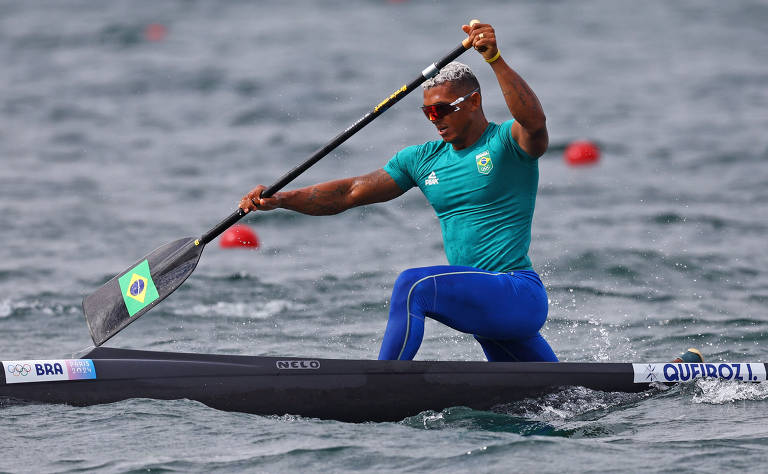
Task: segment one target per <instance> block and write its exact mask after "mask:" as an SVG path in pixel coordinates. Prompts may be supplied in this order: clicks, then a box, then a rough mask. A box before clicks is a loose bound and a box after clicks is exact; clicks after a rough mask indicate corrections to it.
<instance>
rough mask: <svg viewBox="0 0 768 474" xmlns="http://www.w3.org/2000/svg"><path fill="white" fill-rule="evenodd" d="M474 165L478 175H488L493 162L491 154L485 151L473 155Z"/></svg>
mask: <svg viewBox="0 0 768 474" xmlns="http://www.w3.org/2000/svg"><path fill="white" fill-rule="evenodd" d="M475 163H477V171H478V172H479V173H480V174H488V173H490V172H491V170H492V169H493V161H491V154H490V153H488V152H487V151H484V152H482V153H480V154H479V155H475Z"/></svg>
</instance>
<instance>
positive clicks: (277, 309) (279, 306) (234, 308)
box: [184, 300, 304, 319]
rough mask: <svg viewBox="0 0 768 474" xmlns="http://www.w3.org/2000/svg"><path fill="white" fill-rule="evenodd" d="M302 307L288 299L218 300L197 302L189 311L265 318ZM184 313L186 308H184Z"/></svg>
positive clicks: (244, 317) (203, 313)
mask: <svg viewBox="0 0 768 474" xmlns="http://www.w3.org/2000/svg"><path fill="white" fill-rule="evenodd" d="M303 308H304V305H303V304H299V303H296V302H294V301H288V300H271V301H267V302H264V303H261V302H242V301H241V302H235V303H231V302H226V301H219V302H216V303H214V304H197V305H194V306H193V307H192V308H191V309H190V310H189V311H190V312H191V313H192V314H196V315H202V316H224V317H228V318H241V319H267V318H272V317H274V316H276V315H278V314H280V313H282V312H284V311H296V310H301V309H303ZM184 312H185V313H186V310H184Z"/></svg>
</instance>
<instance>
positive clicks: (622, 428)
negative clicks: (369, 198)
mask: <svg viewBox="0 0 768 474" xmlns="http://www.w3.org/2000/svg"><path fill="white" fill-rule="evenodd" d="M472 17H478V18H481V19H490V20H492V21H493V23H494V24H495V25H496V26H497V29H498V34H499V37H500V45H501V49H502V51H503V53H504V55H505V58H507V61H508V62H509V63H510V64H512V65H513V66H514V67H515V68H517V70H518V71H519V72H520V73H521V74H522V75H523V76H524V77H525V78H526V79H527V80H528V81H529V83H530V84H531V86H532V87H533V89H534V90H535V91H536V92H537V94H538V95H539V97H540V99H541V101H542V103H543V105H544V109H545V111H546V113H547V117H548V124H549V127H550V135H551V141H552V145H551V147H550V151H549V152H548V153H547V154H546V155H545V156H544V157H543V158H542V159H541V161H540V169H541V186H540V191H539V200H538V205H537V213H536V218H535V221H534V236H533V245H532V249H531V256H532V258H533V261H534V265H535V267H536V268H537V269H538V270H539V272H540V273H541V274H542V278H543V280H544V282H545V285H546V286H547V290H548V292H549V296H550V299H551V307H550V318H549V321H548V323H547V325H546V327H545V330H544V334H545V336H546V337H547V339H548V340H549V341H550V343H551V344H552V346H553V348H554V349H555V351H556V352H557V354H558V356H560V358H561V359H562V360H566V361H636V362H639V361H646V360H648V361H650V360H666V359H668V358H670V357H672V356H674V355H676V354H678V353H679V352H680V351H681V350H683V349H685V348H686V347H689V346H698V347H700V348H701V349H702V350H703V351H704V353H705V355H706V357H707V358H708V359H709V360H728V361H734V362H735V361H765V360H766V359H768V357H766V351H765V344H764V343H763V341H764V338H765V336H766V331H767V330H768V324H767V323H768V314H767V313H766V309H765V308H766V303H768V272H767V271H766V268H768V252H766V243H765V242H766V238H765V237H766V235H768V205H766V203H768V134H766V133H765V130H766V129H768V127H767V125H768V87H766V85H767V84H768V61H766V55H765V52H764V49H765V48H764V46H763V45H764V44H766V43H767V42H768V30H766V29H765V26H764V25H765V24H766V21H767V20H768V6H766V5H765V4H764V3H763V2H759V1H753V2H748V1H747V2H734V3H733V4H731V3H727V2H715V1H705V2H700V1H699V2H694V1H687V0H686V1H682V2H674V3H672V4H669V3H668V2H660V1H652V2H643V3H638V4H627V3H624V2H618V3H617V2H609V1H593V2H580V3H578V4H576V3H566V2H533V1H530V2H520V3H516V4H514V5H509V4H507V3H506V2H501V1H488V2H483V3H482V4H480V5H470V4H468V3H466V2H464V3H461V2H453V1H441V2H420V1H404V2H394V1H389V2H386V1H368V2H362V3H360V2H358V3H355V4H354V5H351V4H349V3H346V2H341V1H320V2H312V3H307V4H304V3H299V4H284V3H282V2H277V1H272V2H255V3H254V2H225V3H222V2H216V3H214V2H194V1H192V2H182V1H178V2H162V3H159V4H156V3H155V2H110V3H106V4H93V3H92V2H75V1H68V2H6V1H0V64H3V67H2V73H0V87H1V90H2V94H0V165H1V166H2V167H1V168H0V239H1V240H2V244H3V245H2V246H0V328H1V330H2V334H3V344H2V349H0V355H2V357H3V358H4V359H22V358H44V357H66V356H70V355H72V354H74V353H76V352H78V351H79V350H81V349H84V348H86V347H89V346H90V345H91V343H90V339H89V336H88V331H87V328H86V326H85V323H84V320H83V316H82V312H81V309H80V303H81V299H82V297H83V296H84V295H85V294H88V293H90V292H92V291H93V290H94V289H96V288H98V287H99V286H100V285H101V284H102V283H103V282H104V281H106V280H107V279H109V278H111V277H112V276H114V275H115V274H116V273H118V272H120V271H121V270H123V269H124V268H125V267H126V266H127V265H130V263H132V262H134V261H135V260H136V259H137V258H138V257H140V256H141V255H144V254H146V253H147V252H148V251H150V250H152V249H153V248H155V247H157V246H159V245H161V244H163V243H165V242H169V241H171V240H175V239H177V238H180V237H183V236H188V235H198V234H200V233H202V232H204V231H206V230H207V229H209V228H211V227H212V226H213V225H215V224H216V223H217V222H218V221H219V220H220V219H222V218H223V217H225V216H226V215H228V214H229V213H230V212H231V211H232V210H234V208H235V203H236V202H237V200H238V199H239V197H240V196H241V195H242V194H243V193H244V192H245V191H246V190H248V189H249V188H250V187H252V186H253V185H255V184H257V183H264V184H270V183H272V182H273V181H274V180H275V179H276V178H277V177H279V176H280V175H282V174H283V173H284V172H285V171H287V170H288V169H290V168H291V167H293V166H294V165H296V164H298V163H300V162H301V161H303V160H304V159H305V158H306V157H308V156H309V154H310V153H312V152H313V151H314V150H315V149H316V148H318V147H319V146H322V145H324V144H325V143H326V142H327V141H328V140H329V139H330V138H331V137H333V136H334V135H336V134H337V133H338V132H340V131H341V130H343V129H344V128H346V127H347V126H349V125H350V124H351V123H353V122H354V121H355V120H357V118H359V117H360V116H362V115H363V114H364V113H365V112H367V111H368V110H369V109H370V108H371V107H372V106H373V105H375V104H377V103H378V102H379V101H380V100H381V99H382V98H383V97H386V96H387V95H388V94H389V93H390V92H391V91H393V90H395V89H396V88H397V87H399V86H400V85H401V84H402V83H403V82H405V81H409V80H411V79H412V78H413V77H414V76H415V75H416V74H418V72H419V71H421V70H422V69H423V68H424V67H425V66H426V65H428V64H429V63H430V62H432V61H434V60H435V59H437V58H439V57H441V56H442V55H443V54H445V53H447V52H448V51H449V50H450V49H452V48H453V47H454V46H455V45H456V44H457V43H458V41H460V40H461V38H462V33H461V32H460V31H459V29H458V25H460V24H461V23H464V22H466V21H467V19H469V18H472ZM150 24H162V25H164V26H165V27H166V29H167V35H166V36H165V37H164V38H163V39H162V40H161V41H150V40H149V39H148V38H147V36H146V33H145V32H146V28H147V26H148V25H150ZM462 60H463V61H465V62H467V63H468V64H470V66H472V67H473V68H474V69H475V71H476V73H477V74H478V77H479V79H480V81H481V84H482V85H483V92H484V93H483V96H484V104H485V110H486V113H487V115H488V116H489V118H491V119H493V120H496V121H500V120H504V119H505V118H506V115H505V107H504V105H503V100H502V98H501V94H500V92H499V91H498V90H497V89H498V88H497V87H496V85H495V82H494V81H495V79H494V78H493V76H492V75H491V73H490V70H489V68H487V67H486V66H485V63H483V62H482V61H481V60H480V58H478V57H477V56H476V55H474V54H473V53H468V54H467V55H465V56H463V58H462ZM419 104H420V97H419V96H418V93H416V94H413V95H412V96H409V97H407V98H406V99H404V100H403V101H401V102H400V103H399V104H398V105H397V106H396V107H394V108H393V109H391V110H390V111H388V112H387V113H386V114H384V115H383V116H381V117H380V118H378V119H377V120H376V121H375V122H374V123H373V124H371V125H370V126H369V127H368V128H366V129H365V130H363V131H361V132H360V133H358V134H357V135H356V136H355V137H353V138H352V139H350V140H349V142H347V143H346V144H345V145H343V146H342V147H341V148H339V149H338V150H337V151H336V152H334V153H333V154H332V155H330V156H328V157H326V158H325V159H324V160H323V161H321V162H320V163H319V164H317V165H316V166H315V167H314V168H312V169H311V170H310V171H308V172H307V173H305V174H304V175H302V176H301V177H300V178H298V179H297V180H296V182H295V183H294V185H297V186H298V185H303V184H309V183H312V182H316V181H319V180H327V179H333V178H335V177H340V176H348V175H353V174H361V173H366V172H369V171H372V170H374V169H376V168H378V167H380V166H382V165H383V164H384V163H385V162H386V160H387V159H388V158H389V157H390V156H391V155H392V154H393V153H394V152H395V151H397V150H398V149H400V148H402V147H403V146H406V145H409V144H415V143H420V142H423V141H425V140H428V139H432V138H433V137H434V136H435V134H434V130H433V128H432V127H431V125H430V124H429V123H428V122H426V121H425V120H424V119H423V117H422V116H421V114H420V112H418V110H417V107H418V105H419ZM577 138H588V139H591V140H594V141H596V142H597V143H599V144H600V146H601V148H602V150H603V157H602V160H601V162H600V164H599V165H597V166H594V167H589V168H579V169H577V168H570V167H567V166H566V165H565V164H564V162H563V160H562V152H563V150H564V148H565V146H566V144H568V143H569V142H570V141H572V140H574V139H577ZM247 223H248V224H249V225H251V226H252V227H253V228H254V229H255V230H256V231H257V232H258V234H259V237H260V238H261V241H262V243H263V245H262V247H261V249H260V250H258V251H232V250H223V249H220V248H218V247H217V246H216V245H215V244H211V245H209V246H208V248H206V251H205V253H204V255H203V257H202V259H201V261H200V264H199V265H198V268H197V270H196V271H195V273H194V275H193V276H192V277H191V278H190V279H189V280H188V281H187V283H185V284H184V285H183V286H182V287H181V288H180V289H179V290H178V291H177V292H176V293H174V295H173V296H171V297H170V298H169V299H168V300H166V301H164V302H163V303H162V304H161V305H159V306H158V307H157V308H155V309H154V310H153V311H152V312H151V313H149V314H147V315H146V316H144V317H143V318H142V319H141V320H140V321H139V322H137V323H136V324H133V325H131V326H130V327H129V328H127V329H126V330H125V331H123V332H122V333H120V335H118V336H116V337H115V338H114V339H112V340H111V341H110V342H109V345H111V346H115V347H130V348H144V349H154V350H177V351H194V352H212V353H233V354H264V355H278V354H280V355H307V356H313V357H337V358H374V357H375V356H376V354H377V353H378V345H379V343H380V340H381V334H382V332H383V330H384V326H385V323H386V314H387V304H388V297H389V292H390V289H391V284H392V281H393V280H394V278H395V277H396V276H397V274H398V272H399V271H401V270H402V269H404V268H407V267H409V266H414V265H431V264H439V263H444V262H445V257H444V255H443V252H442V244H441V241H440V231H439V226H438V224H437V222H436V219H435V217H434V215H433V212H432V210H431V208H429V206H428V205H427V204H426V202H425V200H424V199H423V197H422V196H421V195H420V194H418V191H411V192H409V193H407V194H406V195H405V196H403V197H402V198H400V199H398V200H396V201H394V202H391V203H387V204H384V205H377V206H371V207H368V208H362V209H354V210H351V211H349V212H347V213H344V214H342V215H339V216H334V217H326V218H314V217H306V216H299V215H295V214H291V213H288V212H282V211H278V212H274V213H270V214H267V215H261V216H256V217H249V218H248V220H247ZM430 323H432V322H430ZM430 323H427V330H426V335H425V339H424V344H423V345H422V349H421V351H420V352H419V355H418V358H420V359H440V360H452V359H458V360H480V359H482V353H481V351H480V349H479V347H478V346H477V345H476V344H475V343H474V342H473V341H472V340H471V339H470V338H467V337H465V336H463V335H458V334H456V333H454V332H452V331H450V330H447V329H445V328H442V327H440V326H439V325H437V324H436V323H432V324H430ZM766 397H768V392H767V391H766V389H765V388H763V387H762V386H752V385H732V384H727V383H719V382H698V383H696V384H693V385H689V386H685V387H678V388H673V389H671V390H668V391H665V392H658V393H653V392H651V393H647V394H641V395H623V394H602V393H596V392H589V391H586V390H583V389H578V388H574V389H570V390H567V391H564V392H561V393H558V394H554V395H551V396H549V397H544V398H541V399H535V400H527V401H525V402H521V403H517V404H512V405H510V406H507V407H502V408H501V409H500V410H499V412H497V413H485V412H475V411H471V410H467V409H463V408H452V409H449V410H445V411H444V412H441V413H422V414H419V415H416V416H414V417H411V418H408V419H406V420H403V421H402V422H400V423H383V424H361V425H350V424H344V423H338V422H329V421H318V420H309V419H301V418H295V417H290V416H285V417H258V416H251V415H244V414H237V413H222V412H218V411H215V410H212V409H209V408H207V407H205V406H202V405H200V404H197V403H195V402H189V401H175V402H160V401H151V400H130V401H126V402H121V403H116V404H112V405H105V406H99V407H88V408H74V407H68V406H55V405H54V406H47V405H9V406H3V407H2V408H0V416H2V419H3V421H2V424H1V426H2V430H3V435H4V436H2V437H0V439H2V441H0V450H1V451H2V452H3V453H33V454H30V455H27V456H20V455H15V456H11V455H5V456H3V457H2V461H0V470H3V471H6V470H7V471H27V470H29V469H30V467H34V470H36V471H75V470H83V469H101V470H105V471H133V470H136V471H139V470H147V469H149V470H178V471H215V470H221V471H233V470H255V471H286V470H287V471H300V470H313V471H320V470H323V471H329V470H331V471H345V470H360V469H371V470H375V471H422V470H434V469H441V470H453V471H501V470H508V469H509V468H510V467H511V466H514V467H516V468H520V469H528V470H535V471H544V472H561V471H563V470H565V471H574V470H577V471H586V470H589V471H617V470H620V469H621V470H626V469H627V468H628V467H630V466H631V467H630V469H637V470H639V469H642V470H644V471H672V470H675V471H681V470H682V471H685V470H691V471H694V470H695V471H721V470H723V469H750V468H754V467H755V466H757V465H759V463H760V462H763V461H765V460H767V459H768V453H767V452H766V448H765V446H766V445H767V444H766V439H767V438H766V428H765V426H767V425H768V423H766V421H768V420H767V418H766V416H765V415H764V414H763V410H764V409H765V407H766V402H765V401H764V400H765V398H766Z"/></svg>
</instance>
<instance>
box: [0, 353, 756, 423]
mask: <svg viewBox="0 0 768 474" xmlns="http://www.w3.org/2000/svg"><path fill="white" fill-rule="evenodd" d="M3 364H4V365H5V368H4V369H5V370H3V371H0V374H2V380H0V381H1V382H2V383H1V384H0V398H2V399H13V400H21V401H31V402H44V403H66V404H70V405H76V406H83V405H95V404H101V403H111V402H117V401H120V400H126V399H129V398H151V399H160V400H177V399H190V400H197V401H199V402H202V403H204V404H206V405H208V406H210V407H213V408H217V409H220V410H227V411H238V412H245V413H254V414H259V415H283V414H291V415H301V416H305V417H314V418H323V419H334V420H340V421H350V422H363V421H397V420H402V419H403V418H406V417H408V416H411V415H415V414H418V413H420V412H422V411H426V410H435V411H440V410H442V409H444V408H449V407H453V406H466V407H470V408H474V409H478V410H488V409H491V408H493V407H494V406H497V405H501V404H505V403H509V402H513V401H515V400H520V399H523V398H528V397H535V396H540V395H543V394H546V393H550V392H553V391H556V390H558V389H560V388H562V387H569V386H583V387H587V388H590V389H593V390H600V391H605V392H640V391H644V390H647V389H649V387H650V383H651V382H654V381H660V380H661V381H669V380H673V381H674V380H677V381H685V380H689V379H692V378H698V377H707V376H708V377H716V378H725V379H737V380H745V381H763V380H765V378H766V376H765V373H766V367H765V364H763V363H757V364H728V363H716V364H671V363H669V364H664V363H660V364H631V363H596V362H588V363H581V362H561V363H549V362H442V361H376V360H343V359H310V358H303V357H257V356H239V355H212V354H189V353H172V352H153V351H137V350H128V349H115V348H106V347H98V348H95V349H93V350H92V351H91V352H89V353H88V354H86V355H84V356H83V357H82V358H81V359H70V360H66V359H62V360H58V361H57V360H50V361H42V360H40V361H4V362H3ZM661 378H663V380H662V379H661ZM50 379H56V380H50Z"/></svg>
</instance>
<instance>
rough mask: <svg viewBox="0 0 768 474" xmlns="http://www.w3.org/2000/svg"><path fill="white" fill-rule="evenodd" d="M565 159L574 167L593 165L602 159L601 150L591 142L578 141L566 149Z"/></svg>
mask: <svg viewBox="0 0 768 474" xmlns="http://www.w3.org/2000/svg"><path fill="white" fill-rule="evenodd" d="M564 157H565V162H566V163H568V164H569V165H572V166H581V165H593V164H595V163H597V161H598V160H599V159H600V148H598V147H597V145H595V144H594V143H592V142H590V141H587V140H578V141H575V142H572V143H571V144H570V145H568V146H567V147H566V148H565V155H564Z"/></svg>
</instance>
